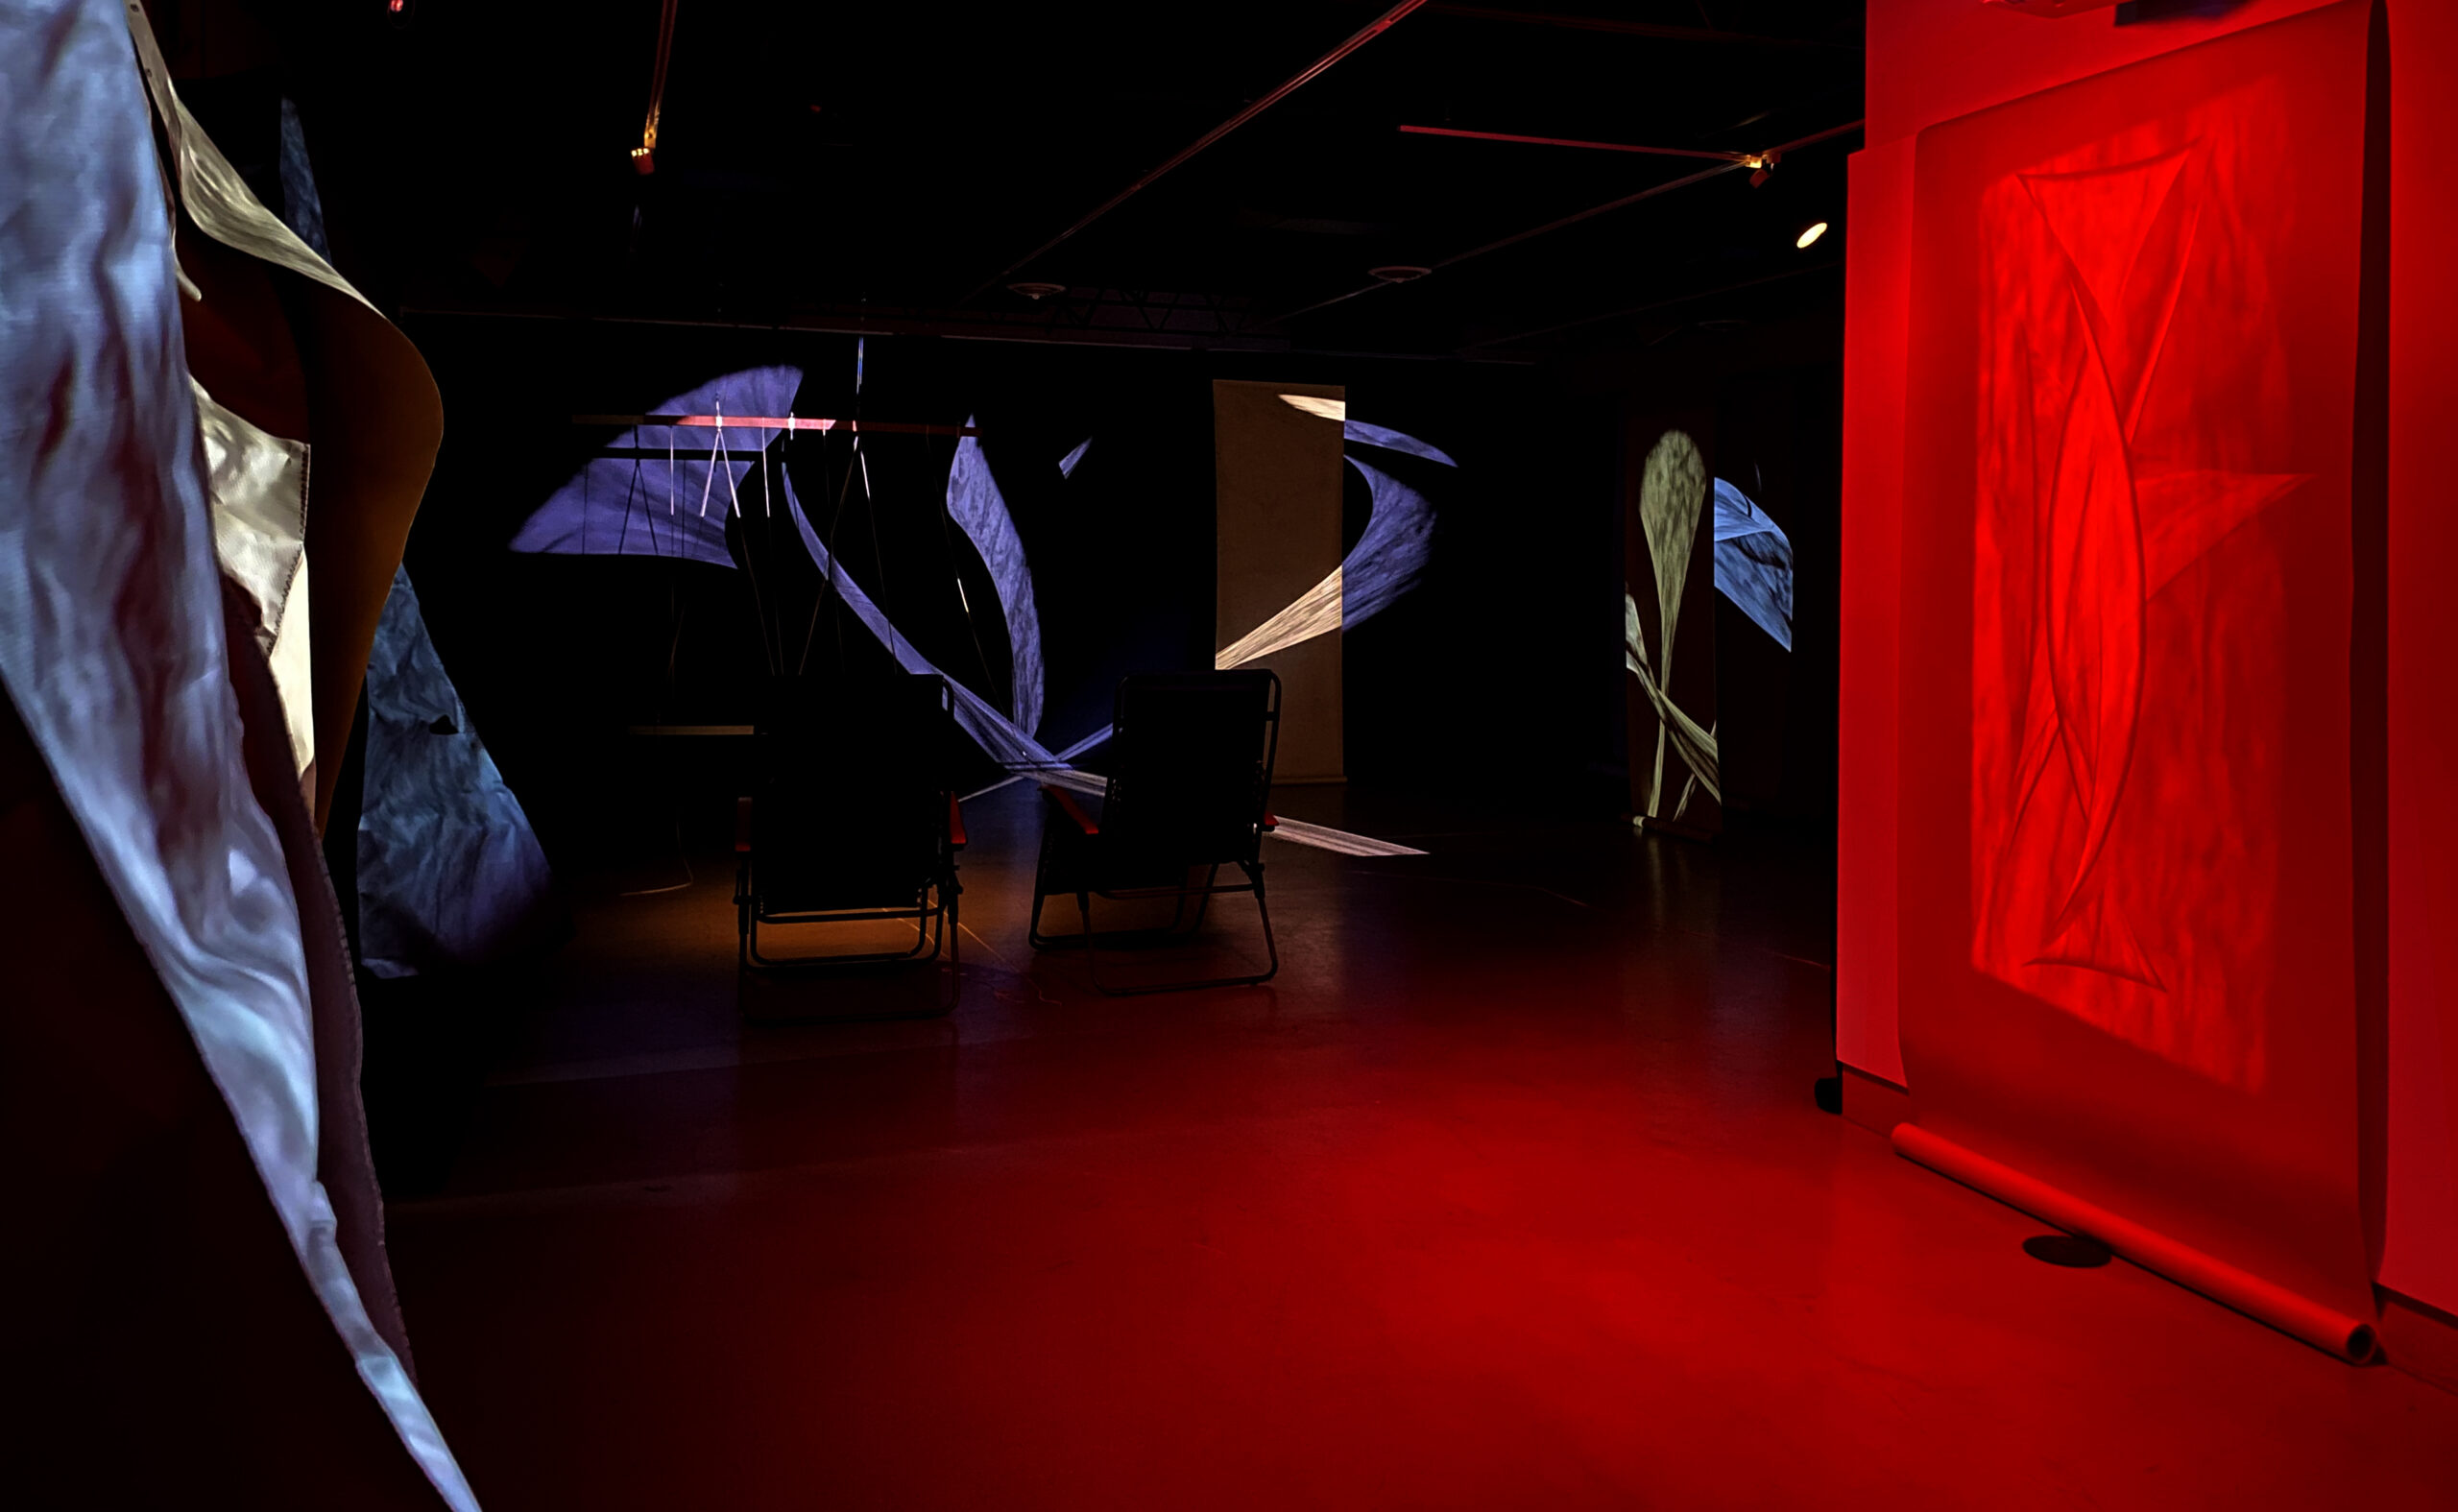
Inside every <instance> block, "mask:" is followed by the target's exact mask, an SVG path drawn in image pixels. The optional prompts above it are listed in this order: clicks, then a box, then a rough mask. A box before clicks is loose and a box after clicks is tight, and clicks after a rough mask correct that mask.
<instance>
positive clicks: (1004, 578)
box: [948, 418, 1091, 734]
mask: <svg viewBox="0 0 2458 1512" xmlns="http://www.w3.org/2000/svg"><path fill="white" fill-rule="evenodd" d="M974 423H975V421H974V420H972V419H970V418H968V419H967V420H965V424H966V426H967V427H968V428H969V427H971V426H972V425H973V424H974ZM1085 444H1086V445H1090V444H1091V443H1090V442H1087V443H1085ZM1082 451H1083V448H1082V447H1080V446H1079V447H1077V448H1076V455H1079V456H1080V455H1081V454H1082ZM1062 466H1063V464H1062ZM948 515H949V517H951V518H952V519H953V520H954V521H955V522H956V528H957V529H959V530H961V531H963V532H964V534H965V539H966V540H970V541H972V542H973V546H974V549H975V550H976V551H978V552H980V553H981V562H982V565H984V566H986V567H988V568H989V569H990V581H991V583H992V584H993V586H995V587H996V588H998V590H999V610H1000V613H1001V614H1003V615H1004V616H1005V617H1006V621H1007V650H1008V668H1009V677H1008V682H1007V686H1008V688H1009V690H1010V697H1009V705H1010V708H1009V712H1010V714H1012V715H1013V717H1014V719H1015V724H1016V728H1017V729H1018V730H1020V731H1022V732H1024V733H1025V734H1031V733H1032V732H1034V731H1036V730H1038V729H1040V728H1041V706H1042V660H1041V612H1040V611H1039V609H1038V608H1037V607H1036V605H1035V602H1034V598H1033V574H1032V568H1031V567H1030V566H1029V565H1028V564H1026V563H1025V561H1024V539H1023V538H1022V537H1020V536H1018V535H1017V534H1016V521H1015V518H1014V516H1011V515H1009V514H1008V513H1007V500H1006V499H1005V497H1003V496H1002V495H1001V494H1000V492H999V483H998V480H997V479H995V478H993V477H992V476H991V475H990V463H989V460H988V459H987V458H985V457H983V456H982V454H981V438H980V437H978V436H967V437H965V438H964V439H963V440H962V441H959V442H957V443H956V454H955V458H954V460H953V461H952V462H950V463H949V464H948ZM970 611H971V607H970V606H967V612H970Z"/></svg>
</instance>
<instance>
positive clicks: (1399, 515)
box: [1340, 457, 1434, 630]
mask: <svg viewBox="0 0 2458 1512" xmlns="http://www.w3.org/2000/svg"><path fill="white" fill-rule="evenodd" d="M1348 465H1349V466H1350V467H1352V468H1356V469H1357V470H1358V472H1359V474H1360V475H1361V476H1362V477H1363V478H1364V479H1365V486H1366V487H1367V488H1368V489H1370V490H1372V491H1373V493H1374V513H1373V514H1372V515H1371V516H1368V517H1367V519H1366V522H1365V533H1364V534H1363V535H1362V536H1360V537H1358V538H1357V544H1356V545H1355V546H1354V547H1352V548H1350V550H1349V554H1348V556H1347V557H1346V558H1344V559H1343V560H1342V561H1341V563H1340V628H1341V629H1342V630H1353V629H1355V628H1356V627H1357V626H1359V625H1362V624H1364V623H1365V622H1366V621H1367V620H1369V619H1372V618H1373V617H1374V616H1375V615H1377V614H1379V613H1381V612H1384V611H1385V610H1386V609H1388V608H1390V607H1391V605H1392V604H1393V603H1394V602H1396V601H1397V600H1398V599H1399V597H1400V596H1401V595H1402V594H1404V593H1406V592H1408V591H1409V589H1410V588H1415V587H1416V586H1417V582H1418V580H1419V579H1421V578H1423V577H1424V576H1425V569H1426V564H1428V563H1429V562H1431V561H1433V560H1434V506H1433V505H1432V504H1429V503H1427V502H1426V497H1425V495H1424V494H1422V493H1419V492H1417V491H1416V490H1414V489H1412V488H1410V487H1409V486H1408V485H1407V484H1405V483H1403V482H1401V481H1400V480H1399V479H1397V478H1395V477H1393V476H1391V475H1390V474H1389V473H1387V472H1386V471H1384V470H1383V469H1382V468H1377V467H1373V466H1371V465H1369V464H1366V463H1363V462H1360V461H1359V460H1358V459H1356V458H1355V457H1351V458H1349V459H1348Z"/></svg>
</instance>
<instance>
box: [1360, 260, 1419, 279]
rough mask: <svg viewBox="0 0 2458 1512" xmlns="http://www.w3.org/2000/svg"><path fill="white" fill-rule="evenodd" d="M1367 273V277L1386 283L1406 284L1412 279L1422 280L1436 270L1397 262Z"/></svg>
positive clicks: (1367, 270) (1410, 263)
mask: <svg viewBox="0 0 2458 1512" xmlns="http://www.w3.org/2000/svg"><path fill="white" fill-rule="evenodd" d="M1365 272H1366V275H1367V276H1369V277H1375V278H1380V279H1382V280H1383V281H1384V282H1385V283H1406V282H1408V281H1409V280H1410V279H1411V278H1422V277H1424V276H1426V275H1427V274H1430V273H1432V272H1434V270H1433V269H1431V268H1420V267H1418V266H1417V265H1416V264H1415V263H1412V262H1395V263H1389V264H1386V265H1385V266H1383V267H1380V268H1368V269H1366V270H1365Z"/></svg>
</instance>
